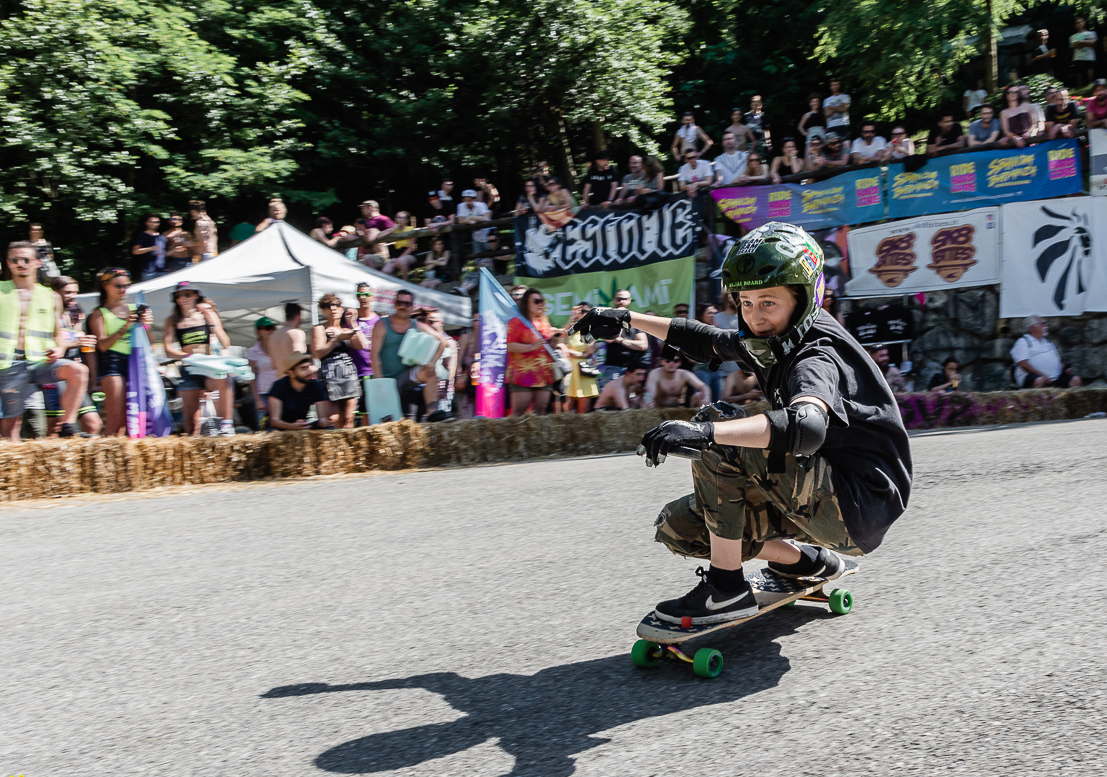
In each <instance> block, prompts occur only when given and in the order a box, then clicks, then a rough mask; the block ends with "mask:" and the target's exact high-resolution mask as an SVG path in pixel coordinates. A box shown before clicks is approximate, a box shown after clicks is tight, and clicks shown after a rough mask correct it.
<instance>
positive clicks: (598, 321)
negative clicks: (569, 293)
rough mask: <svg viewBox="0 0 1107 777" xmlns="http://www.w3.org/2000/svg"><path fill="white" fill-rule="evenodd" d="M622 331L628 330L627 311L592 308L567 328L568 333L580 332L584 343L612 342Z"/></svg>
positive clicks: (628, 318)
mask: <svg viewBox="0 0 1107 777" xmlns="http://www.w3.org/2000/svg"><path fill="white" fill-rule="evenodd" d="M624 329H626V330H629V329H630V311H629V310H620V309H618V308H592V309H591V310H589V311H588V312H587V313H585V314H584V316H583V317H581V319H580V321H578V322H576V323H575V324H573V325H572V326H571V327H569V332H570V334H571V333H573V332H580V334H581V335H582V336H583V337H584V340H585V342H589V343H590V342H592V340H614V339H615V338H616V337H618V336H619V333H620V332H622V331H623V330H624ZM589 338H591V339H589Z"/></svg>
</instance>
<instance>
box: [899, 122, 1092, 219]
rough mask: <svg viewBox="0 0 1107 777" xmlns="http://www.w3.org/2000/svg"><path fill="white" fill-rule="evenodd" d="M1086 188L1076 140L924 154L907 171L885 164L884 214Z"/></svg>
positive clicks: (913, 212)
mask: <svg viewBox="0 0 1107 777" xmlns="http://www.w3.org/2000/svg"><path fill="white" fill-rule="evenodd" d="M1083 188H1084V175H1083V172H1082V170H1081V169H1080V147H1079V145H1078V143H1077V141H1076V140H1051V141H1049V142H1047V143H1039V144H1038V145H1036V146H1029V147H1027V148H1016V149H1003V150H1000V151H977V152H974V153H967V154H953V155H951V156H943V157H936V158H934V159H928V160H927V161H926V164H924V165H923V166H922V167H920V168H918V169H916V170H914V171H912V172H907V171H906V170H905V169H904V166H903V164H902V163H897V164H893V165H889V166H888V195H887V196H888V218H890V219H902V218H908V217H911V216H926V215H928V214H931V213H948V212H950V211H955V210H968V209H970V208H979V207H982V206H985V205H1002V204H1003V203H1005V202H1021V201H1023V200H1039V199H1046V198H1048V197H1059V196H1061V195H1064V194H1078V193H1080V192H1081V191H1083Z"/></svg>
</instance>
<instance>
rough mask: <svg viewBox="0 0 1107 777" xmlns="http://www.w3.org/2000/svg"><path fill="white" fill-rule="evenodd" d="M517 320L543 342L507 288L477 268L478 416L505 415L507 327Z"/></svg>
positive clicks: (485, 270) (490, 274)
mask: <svg viewBox="0 0 1107 777" xmlns="http://www.w3.org/2000/svg"><path fill="white" fill-rule="evenodd" d="M513 318H517V319H519V320H520V321H522V322H523V323H524V324H526V326H527V327H528V328H529V329H530V330H531V331H532V332H534V333H535V335H537V336H538V337H539V338H540V339H545V338H543V337H542V335H541V334H539V332H538V330H537V329H535V328H534V325H533V324H531V322H530V321H528V320H527V319H525V318H523V315H522V314H521V313H520V312H519V306H518V305H517V304H516V303H515V300H513V299H512V298H511V295H510V294H508V293H507V289H505V288H504V287H503V286H501V285H500V282H499V281H497V280H496V276H494V275H493V274H492V273H490V272H489V271H488V269H487V268H484V267H482V268H481V269H480V377H479V378H478V379H477V415H479V416H483V417H485V418H502V417H503V414H504V399H505V397H504V394H505V392H506V387H505V386H504V373H505V372H506V370H507V325H508V323H509V322H510V321H511V319H513Z"/></svg>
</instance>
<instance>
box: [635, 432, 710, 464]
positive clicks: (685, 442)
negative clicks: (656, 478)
mask: <svg viewBox="0 0 1107 777" xmlns="http://www.w3.org/2000/svg"><path fill="white" fill-rule="evenodd" d="M714 439H715V424H713V423H711V422H710V421H704V422H699V421H663V422H662V423H661V424H659V425H658V426H655V427H654V428H653V429H650V430H649V431H648V432H646V434H645V436H643V437H642V444H641V445H639V446H638V455H639V456H645V457H646V466H647V467H657V466H659V465H661V464H663V463H664V462H665V457H666V456H668V455H669V454H670V453H673V454H674V455H676V454H677V453H678V452H679V451H680V450H681V449H684V450H696V451H702V450H703V449H704V448H706V447H707V446H708V445H710V444H711V443H712V441H713V440H714Z"/></svg>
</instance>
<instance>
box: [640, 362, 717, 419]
mask: <svg viewBox="0 0 1107 777" xmlns="http://www.w3.org/2000/svg"><path fill="white" fill-rule="evenodd" d="M689 388H691V389H692V391H693V392H694V393H693V394H692V400H691V403H690V405H691V406H692V407H700V406H701V405H709V404H711V389H710V388H708V387H707V384H706V383H704V382H703V381H702V380H700V379H699V378H697V377H696V376H695V375H694V374H693V373H691V372H690V371H688V370H682V369H681V368H680V354H678V353H677V352H676V351H673V350H672V349H668V348H667V349H665V350H664V351H662V352H661V366H660V367H658V368H657V369H656V370H654V371H653V372H651V373H650V377H649V379H648V380H647V381H646V395H647V396H651V395H652V399H651V400H650V401H649V402H647V403H646V407H681V406H682V405H683V404H684V395H685V394H686V393H687V392H688V389H689Z"/></svg>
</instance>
